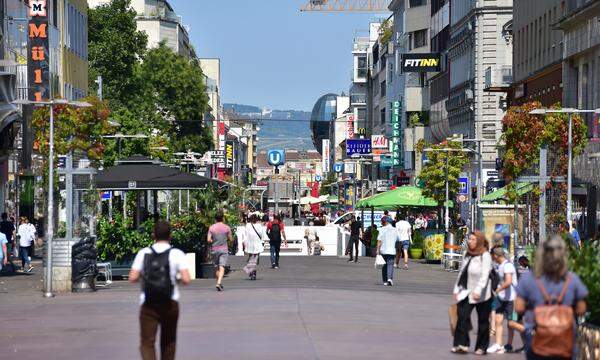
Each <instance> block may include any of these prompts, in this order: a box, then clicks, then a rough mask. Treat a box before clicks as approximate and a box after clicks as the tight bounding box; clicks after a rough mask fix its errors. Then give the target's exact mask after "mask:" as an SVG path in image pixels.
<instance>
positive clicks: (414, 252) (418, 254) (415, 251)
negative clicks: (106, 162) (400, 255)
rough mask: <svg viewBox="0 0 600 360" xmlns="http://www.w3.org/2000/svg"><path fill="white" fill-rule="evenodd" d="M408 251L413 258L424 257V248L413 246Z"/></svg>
mask: <svg viewBox="0 0 600 360" xmlns="http://www.w3.org/2000/svg"><path fill="white" fill-rule="evenodd" d="M408 253H409V254H410V257H411V258H412V259H420V258H421V257H423V249H415V248H412V249H409V250H408Z"/></svg>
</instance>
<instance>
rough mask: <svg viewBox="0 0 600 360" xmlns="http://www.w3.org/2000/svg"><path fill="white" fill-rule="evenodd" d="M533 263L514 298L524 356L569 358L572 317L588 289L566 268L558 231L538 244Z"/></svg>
mask: <svg viewBox="0 0 600 360" xmlns="http://www.w3.org/2000/svg"><path fill="white" fill-rule="evenodd" d="M534 266H535V268H534V271H533V272H532V271H528V272H526V273H524V274H523V276H521V279H519V284H518V286H517V298H516V300H515V310H516V311H517V312H518V313H519V314H524V319H525V338H526V341H525V350H526V352H527V359H529V360H540V359H558V360H560V359H565V360H566V359H571V358H572V357H573V352H574V349H575V346H574V343H575V326H576V321H575V317H576V316H582V315H584V314H585V312H586V308H587V305H586V302H585V299H586V298H587V296H588V289H587V288H586V287H585V285H584V284H583V282H582V281H581V279H580V278H579V276H577V274H575V273H573V272H571V271H569V270H568V266H569V264H568V259H567V246H566V244H565V241H564V240H563V238H562V237H561V236H559V235H555V236H553V237H552V238H550V239H549V240H547V241H545V242H543V243H541V244H540V245H539V246H538V250H537V252H536V256H535V264H534ZM549 312H553V313H554V314H556V316H554V319H552V318H551V317H548V316H547V314H548V313H549ZM561 314H562V316H560V315H561ZM549 327H550V328H551V330H550V331H548V328H549ZM534 330H535V334H534Z"/></svg>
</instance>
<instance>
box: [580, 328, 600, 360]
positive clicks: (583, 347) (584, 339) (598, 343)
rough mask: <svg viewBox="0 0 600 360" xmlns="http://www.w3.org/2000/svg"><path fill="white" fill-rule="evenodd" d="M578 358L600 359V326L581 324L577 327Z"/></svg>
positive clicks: (586, 359) (583, 359) (587, 359)
mask: <svg viewBox="0 0 600 360" xmlns="http://www.w3.org/2000/svg"><path fill="white" fill-rule="evenodd" d="M577 347H578V348H579V352H578V354H577V359H578V360H596V359H600V327H598V326H595V325H592V324H587V323H584V324H581V325H579V328H578V329H577Z"/></svg>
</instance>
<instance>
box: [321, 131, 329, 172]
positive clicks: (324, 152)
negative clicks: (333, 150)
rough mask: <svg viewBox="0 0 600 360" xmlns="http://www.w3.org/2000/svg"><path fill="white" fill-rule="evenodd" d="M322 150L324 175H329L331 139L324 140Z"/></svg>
mask: <svg viewBox="0 0 600 360" xmlns="http://www.w3.org/2000/svg"><path fill="white" fill-rule="evenodd" d="M322 146H323V147H322V149H321V154H322V162H321V164H322V165H323V169H322V170H323V174H327V173H328V172H329V139H323V145H322Z"/></svg>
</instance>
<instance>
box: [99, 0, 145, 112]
mask: <svg viewBox="0 0 600 360" xmlns="http://www.w3.org/2000/svg"><path fill="white" fill-rule="evenodd" d="M130 3H131V1H130V0H112V1H111V2H109V3H108V4H105V5H101V6H98V7H96V8H90V9H89V11H88V27H89V32H88V33H89V35H88V36H89V39H88V41H89V56H88V59H89V64H90V70H89V81H90V89H93V90H96V89H97V88H98V85H97V84H96V82H95V81H96V78H97V77H98V75H101V76H102V83H103V84H102V85H103V86H102V92H103V96H104V98H106V99H109V101H110V104H111V106H112V107H113V108H116V107H120V106H126V105H128V104H130V103H131V102H132V101H134V99H136V97H137V95H138V94H139V90H140V87H141V86H143V81H142V80H143V79H139V78H138V77H137V76H136V75H137V74H136V67H137V66H138V65H139V62H140V60H141V59H143V58H144V54H145V53H146V46H147V43H148V36H147V35H146V33H145V32H143V31H138V30H137V25H136V21H135V17H136V12H135V10H133V9H132V8H131V7H130Z"/></svg>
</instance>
